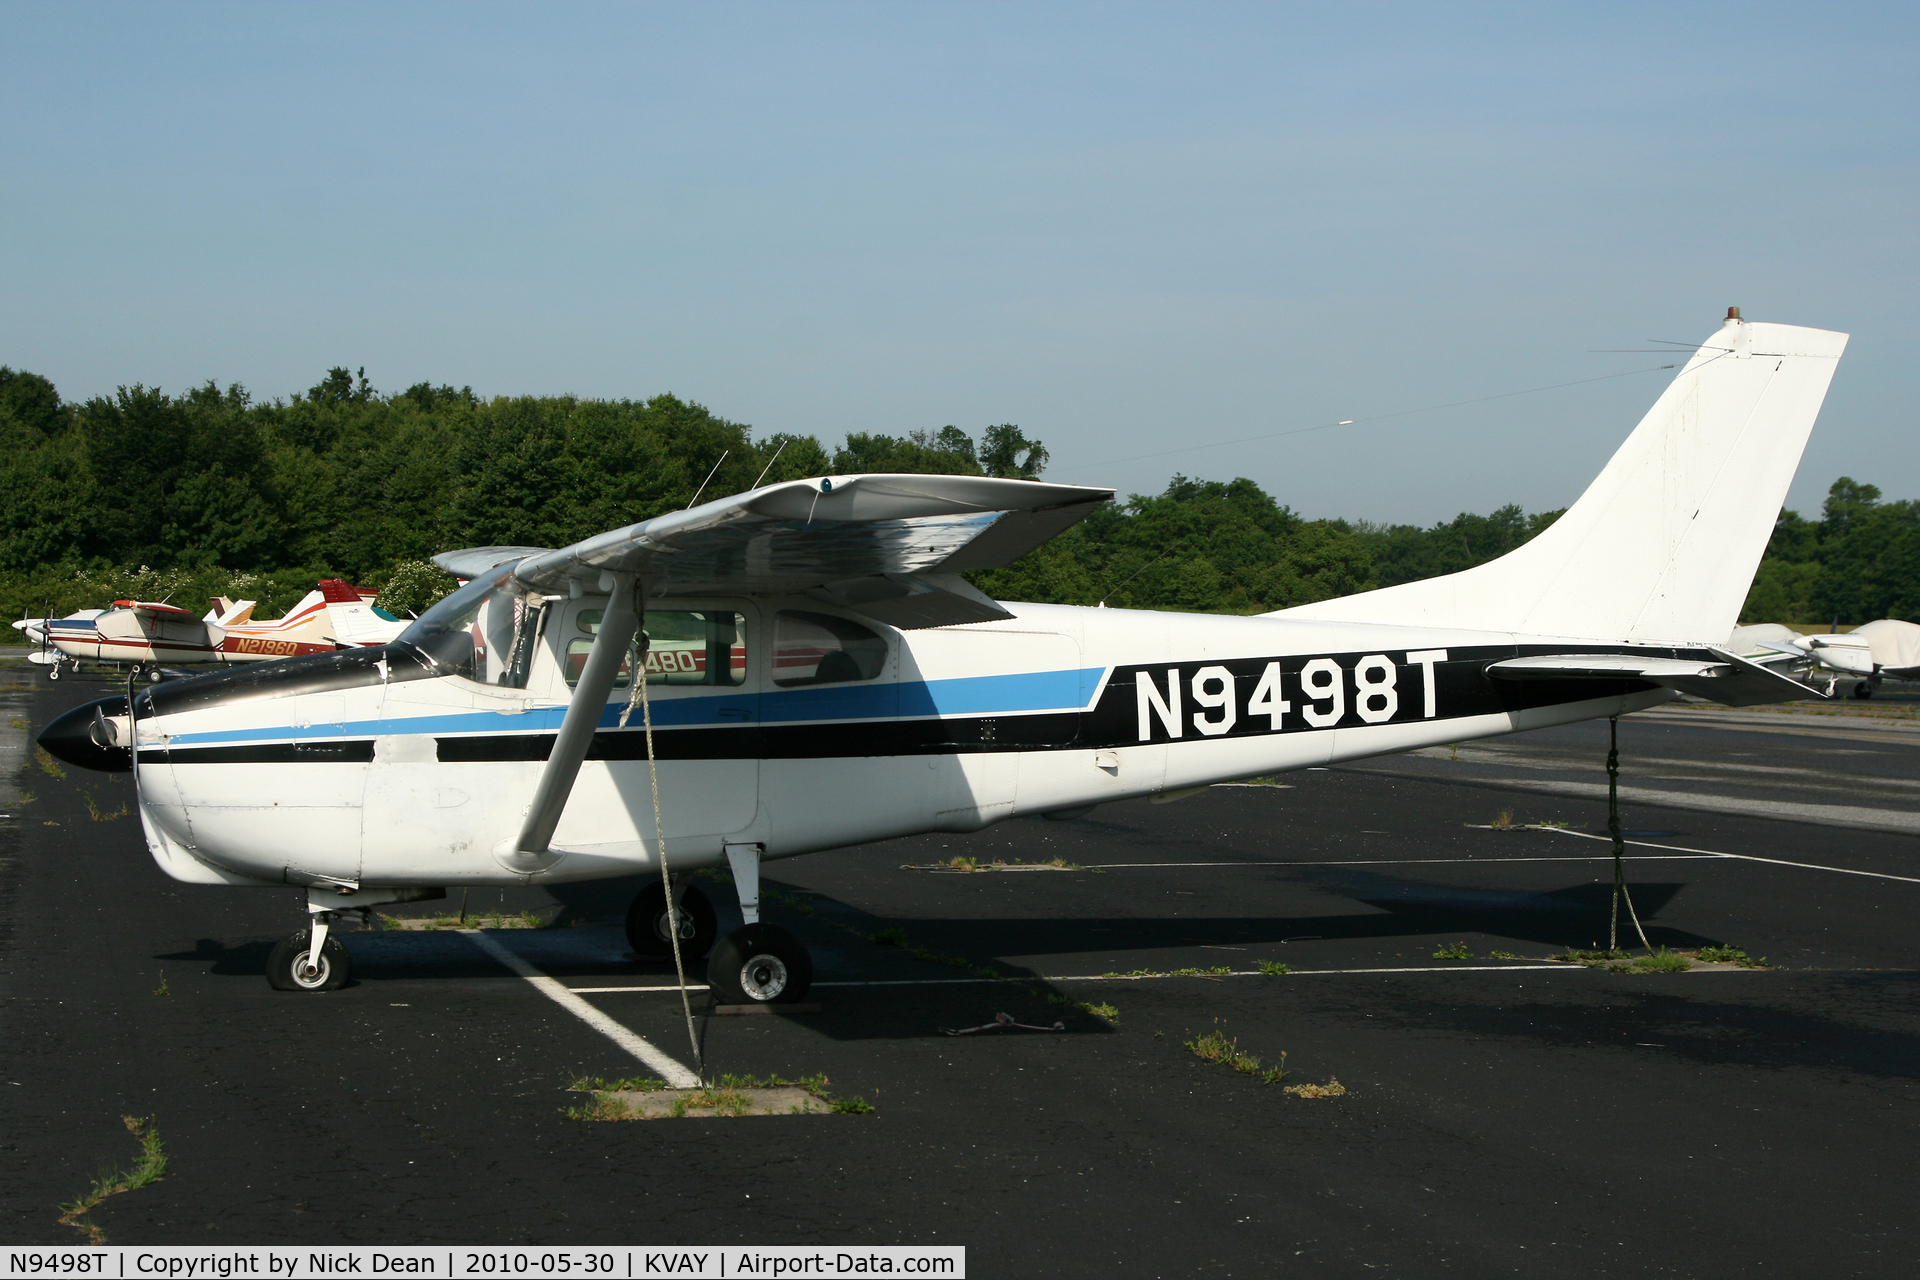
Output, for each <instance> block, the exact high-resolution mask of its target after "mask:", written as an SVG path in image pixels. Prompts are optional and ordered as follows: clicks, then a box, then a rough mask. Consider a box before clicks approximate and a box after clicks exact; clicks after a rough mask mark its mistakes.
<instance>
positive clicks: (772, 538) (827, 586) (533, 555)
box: [434, 474, 1113, 628]
mask: <svg viewBox="0 0 1920 1280" xmlns="http://www.w3.org/2000/svg"><path fill="white" fill-rule="evenodd" d="M1112 497H1113V490H1111V489H1092V488H1084V487H1082V486H1079V485H1060V484H1042V483H1040V482H1038V481H1032V480H997V479H992V478H988V477H983V476H941V475H885V474H881V475H855V476H831V477H826V478H823V479H816V480H793V481H788V482H787V483H784V484H776V485H769V486H767V487H766V488H764V489H755V490H752V491H750V492H747V493H742V494H737V495H735V496H733V497H730V498H721V499H719V500H717V501H714V502H709V503H706V504H704V505H702V506H698V507H693V508H691V509H689V510H686V511H675V512H672V513H670V514H668V515H664V516H656V517H655V518H654V519H652V520H643V521H641V522H640V523H639V524H635V525H630V526H629V527H627V528H625V529H615V530H613V531H611V532H609V533H603V534H600V535H599V536H598V537H593V538H588V539H586V540H585V541H583V542H577V543H575V544H574V545H572V546H570V547H563V548H561V549H560V550H558V551H544V550H540V549H538V548H529V547H476V548H472V549H470V550H466V551H453V552H448V553H445V554H443V555H439V556H435V557H434V563H435V564H437V565H439V566H440V567H441V568H443V569H446V570H448V571H449V572H451V573H455V574H459V575H461V576H464V577H471V576H475V575H477V574H479V573H484V572H486V571H487V570H488V569H491V568H494V567H497V566H499V565H502V564H506V563H509V562H511V561H515V560H518V562H519V565H518V567H517V568H516V569H515V570H514V574H513V576H514V577H515V579H517V580H518V581H519V582H520V583H521V584H523V585H524V586H526V587H528V588H531V589H534V590H539V591H548V592H562V591H566V590H567V589H568V585H569V584H570V583H578V584H579V585H580V586H582V587H583V588H585V589H586V590H589V591H592V590H597V589H599V588H598V586H597V584H598V583H599V580H600V575H601V573H603V572H606V571H613V572H617V573H631V574H634V575H636V576H637V577H638V578H639V579H640V580H641V581H643V582H644V583H645V584H646V589H647V593H648V594H649V595H650V596H658V595H700V594H716V593H729V592H752V593H796V594H797V593H802V592H809V593H813V594H817V595H820V596H822V597H823V598H825V599H829V600H833V601H835V602H836V603H839V604H841V605H844V606H846V607H848V608H851V609H853V610H855V611H857V612H860V613H864V614H866V615H867V616H869V617H871V618H875V619H877V620H878V621H881V622H885V623H888V624H890V625H892V626H896V627H903V628H915V627H931V626H942V625H948V624H952V623H960V622H985V621H991V620H1000V619H1005V618H1008V617H1011V616H1012V615H1011V614H1009V613H1007V611H1006V610H1004V609H1002V608H1000V607H999V606H998V605H997V604H995V603H994V602H993V601H992V600H990V599H988V598H987V597H986V596H984V595H982V594H981V593H980V592H979V591H977V590H975V589H974V588H973V587H972V586H970V585H968V584H967V582H966V581H965V580H964V579H962V578H961V577H960V576H959V575H960V574H961V573H962V572H964V571H967V570H973V569H994V568H999V567H1001V566H1002V565H1007V564H1011V563H1012V562H1013V561H1015V560H1017V559H1019V558H1020V557H1021V556H1023V555H1025V554H1026V553H1027V552H1029V551H1031V550H1033V549H1034V548H1035V547H1037V546H1039V545H1040V544H1041V543H1043V542H1045V541H1047V540H1048V539H1049V538H1052V537H1053V536H1055V535H1056V534H1058V533H1060V532H1061V531H1062V530H1064V529H1066V528H1068V527H1069V526H1071V525H1073V524H1075V523H1077V522H1079V521H1080V520H1083V519H1085V518H1086V517H1087V516H1088V515H1090V514H1091V513H1092V512H1093V510H1094V509H1095V508H1096V507H1098V506H1099V505H1100V504H1101V503H1103V502H1107V501H1109V500H1111V499H1112Z"/></svg>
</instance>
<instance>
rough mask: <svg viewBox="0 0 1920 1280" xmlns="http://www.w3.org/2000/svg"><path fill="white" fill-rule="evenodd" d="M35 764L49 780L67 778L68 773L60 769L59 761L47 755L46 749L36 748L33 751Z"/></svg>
mask: <svg viewBox="0 0 1920 1280" xmlns="http://www.w3.org/2000/svg"><path fill="white" fill-rule="evenodd" d="M33 762H34V763H35V764H37V765H39V766H40V772H42V773H44V774H46V775H47V776H48V777H49V778H64V777H66V776H67V771H66V770H65V769H62V768H61V767H60V762H59V761H57V760H55V759H54V758H53V757H52V756H50V755H48V754H47V749H46V748H45V747H35V748H34V749H33Z"/></svg>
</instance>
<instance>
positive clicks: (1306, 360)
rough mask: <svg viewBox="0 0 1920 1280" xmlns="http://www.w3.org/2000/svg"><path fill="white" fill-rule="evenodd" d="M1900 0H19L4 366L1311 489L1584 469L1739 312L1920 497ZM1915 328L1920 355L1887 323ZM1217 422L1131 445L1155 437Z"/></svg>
mask: <svg viewBox="0 0 1920 1280" xmlns="http://www.w3.org/2000/svg"><path fill="white" fill-rule="evenodd" d="M1917 28H1920V10H1916V9H1915V8H1913V7H1912V6H1885V7H1868V6H1836V5H1806V4H1794V5H1768V4H1740V5H1727V4H1704V3H1703V4H1695V5H1672V4H1663V5H1632V4H1596V5H1589V6H1585V7H1580V6H1573V5H1538V4H1525V5H1512V6H1491V5H1486V6H1471V5H1464V6H1463V5H1445V6H1441V5H1427V4H1407V5H1374V6H1368V5H1351V4H1346V5H1337V6H1330V5H1310V6H1308V5H1302V6H1290V5H1279V4H1264V5H1200V4H1193V3H1181V4H1162V5H1152V6H1142V5H1124V4H1113V3H1102V4H1085V5H1082V4H1032V3H1020V4H1006V5H1002V4H990V3H967V4H946V5H932V4H892V5H834V4H805V5H800V4H770V5H759V4H708V5H664V4H662V5H652V6H647V5H636V4H619V5H560V4H540V5H537V6H515V7H501V6H485V5H476V4H449V5H421V4H393V3H383V4H365V5H359V4H343V3H328V4H274V3H245V4H235V5H212V4H183V3H170V4H162V5H155V4H144V3H143V4H133V5H102V4H86V3H61V4H38V5H28V4H15V5H11V6H9V7H8V9H7V12H6V22H5V36H4V39H0V147H3V148H4V152H3V156H4V165H5V173H6V175H7V181H6V182H5V183H4V184H0V281H4V286H3V287H0V363H5V364H10V365H13V366H14V367H15V368H27V369H32V370H34V371H36V372H40V373H44V374H46V375H47V376H49V377H51V378H52V379H54V381H55V382H56V383H57V384H58V385H59V387H60V389H61V391H62V393H63V394H65V395H66V396H67V397H69V398H74V399H77V398H84V397H86V396H90V395H95V394H99V393H102V392H110V391H111V390H112V389H113V387H114V386H115V385H116V384H121V383H133V382H144V383H146V384H148V385H159V386H162V387H165V388H168V389H174V390H177V389H180V388H182V387H184V386H186V385H188V384H191V383H199V382H204V381H206V380H207V379H214V380H216V381H218V382H220V383H222V384H226V383H229V382H240V383H243V384H245V385H246V386H247V387H248V388H249V389H251V390H252V391H253V392H254V393H255V395H256V396H259V397H272V396H276V395H286V394H288V393H290V392H292V391H295V390H302V389H304V388H306V387H308V386H310V385H312V384H313V383H314V382H316V381H318V380H319V378H320V376H321V374H322V373H323V372H324V370H325V369H326V368H327V366H329V365H335V364H345V365H348V366H352V367H359V366H362V365H364V366H365V367H366V371H367V375H368V377H369V378H370V379H372V381H373V383H374V385H375V386H377V387H380V388H383V389H388V390H393V389H399V388H402V387H405V386H407V385H408V384H411V383H413V382H417V381H421V380H426V381H431V382H435V383H441V382H446V383H452V384H454V385H456V386H457V385H462V384H470V385H472V386H473V388H474V389H475V390H476V391H478V392H480V393H482V394H485V395H497V394H521V393H548V392H568V391H570V392H576V393H579V394H582V395H590V396H613V397H619V396H632V397H644V396H647V395H651V394H654V393H657V392H661V391H671V392H673V393H675V394H677V395H680V396H683V397H686V398H689V399H692V400H696V401H699V402H700V403H702V404H705V405H706V406H708V407H709V408H711V409H712V410H714V411H715V412H716V413H719V414H722V415H724V416H726V417H730V418H734V419H736V420H740V421H744V422H747V423H750V424H752V426H753V427H754V428H755V429H756V430H757V431H759V432H761V433H771V432H774V431H800V432H811V433H815V434H818V435H819V436H821V437H822V438H823V439H825V440H827V441H828V442H829V443H831V442H832V441H833V440H836V439H838V438H839V437H840V436H842V435H843V434H844V433H845V432H847V431H884V432H890V433H896V434H897V433H902V432H905V431H908V430H912V429H915V428H936V429H937V428H938V427H940V426H942V425H944V424H946V423H955V424H958V425H960V426H962V427H964V428H966V429H967V430H969V431H971V432H974V433H976V434H977V433H978V432H979V431H980V430H981V429H982V428H983V427H985V426H987V425H988V424H990V423H996V422H1009V421H1010V422H1017V423H1019V424H1021V426H1022V427H1024V428H1025V429H1026V430H1027V432H1028V434H1029V435H1032V436H1036V437H1038V438H1040V439H1042V440H1044V441H1045V442H1046V444H1047V445H1048V447H1049V448H1050V449H1052V451H1053V456H1054V464H1053V467H1052V468H1051V469H1050V471H1049V474H1050V475H1051V476H1053V477H1055V478H1059V479H1064V480H1074V481H1081V482H1086V483H1099V484H1110V485H1114V486H1117V487H1119V488H1120V489H1122V490H1123V491H1157V490H1159V489H1160V488H1162V487H1163V486H1164V485H1165V483H1166V479H1167V476H1168V475H1169V474H1170V473H1171V472H1172V471H1175V470H1180V471H1184V472H1186V473H1187V474H1190V475H1198V476H1205V477H1212V478H1222V479H1224V478H1228V477H1231V476H1234V475H1246V476H1250V477H1252V478H1253V479H1255V480H1257V481H1258V482H1260V483H1261V484H1262V485H1264V486H1265V487H1266V488H1268V489H1269V490H1270V491H1272V492H1273V493H1274V494H1276V495H1277V496H1278V497H1279V498H1280V499H1281V500H1282V501H1285V502H1287V503H1290V504H1291V505H1292V506H1293V507H1295V508H1296V509H1297V510H1299V511H1301V512H1303V513H1305V514H1308V515H1314V516H1319V515H1346V516H1351V517H1357V518H1367V519H1375V520H1394V521H1415V522H1421V523H1425V522H1429V521H1432V520H1435V519H1440V518H1444V517H1449V516H1451V515H1453V514H1454V513H1456V512H1458V511H1461V510H1463V509H1465V510H1476V511H1484V510H1488V509H1490V508H1492V507H1494V506H1497V505H1500V504H1501V503H1505V502H1520V503H1522V504H1524V505H1525V506H1527V507H1528V508H1529V509H1542V508H1547V507H1555V506H1560V505H1563V504H1565V503H1566V502H1568V501H1570V500H1571V499H1572V498H1573V497H1575V496H1577V494H1578V493H1579V491H1580V489H1581V488H1582V487H1583V486H1584V485H1585V483H1586V482H1587V480H1588V479H1589V478H1590V477H1591V476H1592V475H1593V473H1594V472H1595V471H1597V470H1598V468H1599V466H1600V464H1601V463H1602V462H1603V461H1604V460H1605V458H1606V456H1607V454H1608V453H1609V452H1610V451H1611V450H1612V449H1613V447H1614V446H1615V445H1616V444H1617V443H1618V441H1619V440H1620V439H1621V438H1622V437H1623V436H1624V435H1625V433H1626V432H1627V431H1628V430H1629V429H1630V428H1631V427H1632V425H1633V423H1634V422H1635V421H1637V420H1638V418H1639V415H1640V414H1641V413H1642V412H1643V411H1644V410H1645V408H1646V406H1647V405H1648V404H1650V403H1651V402H1652V400H1653V398H1654V396H1655V395H1656V394H1657V393H1658V391H1659V389H1660V387H1661V386H1662V385H1663V384H1664V381H1665V380H1666V379H1667V378H1669V377H1671V376H1672V375H1671V374H1666V373H1638V374H1634V375H1632V376H1627V377H1622V378H1617V379H1614V380H1612V381H1607V382H1598V383H1590V384H1588V385H1585V386H1579V387H1571V388H1566V389H1563V390H1557V391H1549V392H1543V393H1541V394H1538V395H1530V396H1522V397H1517V398H1514V399H1509V400H1500V401H1494V402H1492V403H1490V404H1484V405H1478V406H1471V407H1467V408H1461V409H1453V410H1445V411H1436V412H1425V413H1417V414H1412V415H1408V416H1405V417H1400V418H1393V419H1390V420H1387V421H1384V422H1379V423H1376V424H1369V423H1365V422H1363V423H1362V424H1361V425H1359V426H1356V427H1351V428H1342V429H1338V430H1332V431H1325V432H1318V433H1313V434H1307V435H1300V436H1294V437H1290V438H1281V439H1274V440H1267V441H1263V442H1256V443H1251V444H1242V445H1235V446H1231V447H1225V448H1214V449H1195V448H1193V446H1196V445H1201V444H1205V443H1208V442H1210V441H1218V440H1230V439H1235V438H1238V437H1244V436H1254V435H1259V434H1262V433H1265V432H1278V431H1286V430H1291V429H1295V428H1299V427H1306V426H1314V425H1318V424H1323V423H1329V422H1334V421H1337V420H1339V419H1343V418H1355V419H1367V418H1370V417H1374V416H1376V415H1383V414H1390V413H1394V412H1396V411H1399V410H1405V409H1415V408H1420V407H1423V406H1428V405H1433V404H1438V403H1442V402H1447V401H1455V400H1464V399H1468V398H1471V397H1477V396H1486V395H1493V394H1497V393H1501V392H1508V391H1513V390H1518V389H1521V388H1527V387H1537V386H1542V385H1546V384H1553V383H1564V382H1572V381H1575V380H1578V379H1587V378H1597V377H1601V376H1602V375H1606V374H1613V373H1619V372H1623V371H1628V370H1641V369H1647V368H1649V367H1651V366H1652V365H1655V364H1659V363H1664V361H1661V360H1658V359H1654V358H1649V357H1645V356H1636V355H1630V354H1611V353H1595V351H1594V349H1606V348H1638V347H1643V346H1644V345H1646V344H1645V342H1644V341H1643V340H1644V339H1648V338H1665V339H1675V340H1683V341H1698V340H1700V339H1701V338H1703V337H1705V336H1706V335H1707V334H1708V333H1709V332H1711V330H1712V329H1713V328H1714V327H1715V326H1716V324H1717V323H1718V320H1719V317H1720V316H1721V315H1722V314H1724V310H1725V308H1726V307H1727V306H1728V305H1729V304H1739V305H1740V306H1742V307H1744V308H1745V312H1746V315H1747V316H1748V317H1749V318H1750V319H1767V320H1779V321H1785V322H1791V323H1799V324H1810V325H1818V326H1822V327H1827V328H1836V329H1844V330H1847V331H1849V332H1851V333H1852V334H1853V335H1854V339H1853V344H1852V347H1851V349H1850V351H1849V353H1848V355H1847V357H1846V359H1845V360H1844V361H1843V362H1842V364H1841V368H1840V373H1839V376H1838V378H1837V379H1836V381H1835V384H1834V389H1833V393H1832V394H1831V396H1830V397H1829V398H1828V400H1827V408H1826V412H1825V413H1824V415H1823V417H1822V419H1821V423H1820V426H1819V427H1818V429H1817V430H1816V432H1815V436H1814V443H1813V445H1812V446H1811V448H1810V450H1809V452H1808V455H1807V459H1806V461H1805V462H1804V463H1803V464H1802V467H1801V471H1800V478H1799V480H1798V481H1797V482H1796V485H1795V488H1794V492H1793V499H1792V500H1793V502H1794V503H1795V504H1796V505H1799V506H1800V507H1801V508H1802V509H1803V510H1809V511H1810V510H1813V509H1817V508H1818V506H1819V502H1820V498H1821V496H1822V495H1823V494H1824V492H1825V489H1826V486H1827V485H1828V483H1830V482H1831V481H1832V479H1833V478H1834V477H1835V476H1836V475H1839V474H1842V473H1848V474H1852V475H1854V476H1855V477H1856V478H1860V479H1864V480H1871V481H1874V482H1877V483H1879V484H1880V485H1881V486H1882V487H1883V488H1884V489H1886V490H1887V491H1888V493H1889V495H1890V496H1896V497H1920V448H1916V445H1915V425H1916V422H1915V419H1916V407H1917V404H1920V397H1917V396H1916V388H1915V382H1916V376H1917V375H1916V368H1915V362H1914V360H1913V357H1912V354H1911V353H1912V352H1913V350H1914V348H1915V338H1916V322H1915V319H1914V297H1913V295H1914V293H1915V288H1914V285H1915V280H1914V275H1915V273H1914V263H1915V249H1914V236H1915V212H1916V210H1920V200H1917V199H1916V195H1920V192H1916V185H1917V183H1916V172H1917V171H1916V166H1915V159H1916V156H1915V150H1916V149H1915V144H1914V125H1915V115H1916V102H1920V95H1916V93H1915V88H1914V86H1915V84H1916V83H1917V82H1920V75H1917V74H1916V66H1915V53H1916V30H1917ZM1902 352H1906V353H1908V354H1906V355H1902V354H1901V353H1902ZM1174 449H1179V450H1182V451H1181V452H1178V453H1170V454H1167V455H1166V456H1161V457H1151V458H1144V459H1137V460H1128V459H1134V458H1135V455H1141V454H1156V453H1161V452H1162V451H1166V450H1174Z"/></svg>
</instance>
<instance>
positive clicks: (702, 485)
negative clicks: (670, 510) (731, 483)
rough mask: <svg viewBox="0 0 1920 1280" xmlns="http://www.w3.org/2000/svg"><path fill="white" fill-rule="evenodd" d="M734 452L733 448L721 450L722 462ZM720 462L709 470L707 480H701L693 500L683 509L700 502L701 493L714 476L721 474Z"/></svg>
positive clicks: (683, 508)
mask: <svg viewBox="0 0 1920 1280" xmlns="http://www.w3.org/2000/svg"><path fill="white" fill-rule="evenodd" d="M732 452H733V450H731V449H722V450H721V451H720V462H725V461H726V460H727V455H728V454H729V453H732ZM720 462H716V463H714V464H713V470H712V471H709V472H707V478H706V479H705V480H702V481H701V482H700V487H699V488H698V489H695V490H694V491H693V501H692V502H689V503H688V504H687V506H686V507H682V508H681V510H683V511H684V510H686V509H687V507H695V506H698V505H699V504H700V495H701V494H703V493H705V492H706V491H707V486H708V485H709V484H711V483H713V478H714V476H716V475H717V474H719V471H720Z"/></svg>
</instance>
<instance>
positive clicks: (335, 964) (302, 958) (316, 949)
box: [267, 919, 353, 991]
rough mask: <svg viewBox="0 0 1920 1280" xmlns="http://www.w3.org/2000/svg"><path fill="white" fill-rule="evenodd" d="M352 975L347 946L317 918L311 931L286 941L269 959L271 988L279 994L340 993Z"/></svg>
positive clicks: (268, 973)
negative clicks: (289, 992)
mask: <svg viewBox="0 0 1920 1280" xmlns="http://www.w3.org/2000/svg"><path fill="white" fill-rule="evenodd" d="M352 976H353V961H352V960H351V959H350V958H349V957H348V955H347V949H346V947H345V946H343V945H342V944H341V942H340V939H338V938H336V937H334V936H333V935H332V934H331V933H330V932H328V930H327V926H326V924H324V923H322V922H320V921H319V920H317V919H316V920H315V922H314V926H313V929H312V930H311V931H307V930H302V931H301V932H299V933H296V934H294V935H293V936H292V937H290V938H287V939H284V940H283V941H281V942H280V943H278V944H276V945H275V946H274V948H273V952H272V954H270V955H269V956H268V957H267V985H268V986H270V987H272V988H273V989H274V990H275V991H338V990H339V989H340V988H341V987H344V986H346V985H347V979H348V978H350V977H352Z"/></svg>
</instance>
